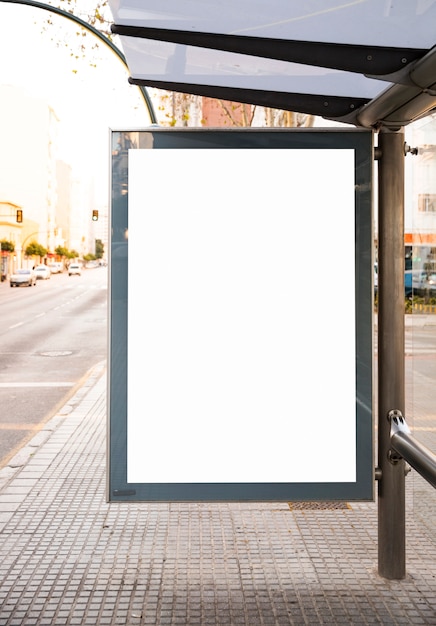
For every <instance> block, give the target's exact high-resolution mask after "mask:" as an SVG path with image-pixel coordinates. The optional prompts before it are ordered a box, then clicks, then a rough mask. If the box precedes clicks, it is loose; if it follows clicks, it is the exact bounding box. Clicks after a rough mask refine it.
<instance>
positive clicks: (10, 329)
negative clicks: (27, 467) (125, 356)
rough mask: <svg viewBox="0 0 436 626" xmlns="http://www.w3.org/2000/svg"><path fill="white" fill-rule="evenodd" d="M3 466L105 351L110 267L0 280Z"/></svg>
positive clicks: (0, 462)
mask: <svg viewBox="0 0 436 626" xmlns="http://www.w3.org/2000/svg"><path fill="white" fill-rule="evenodd" d="M0 306H1V318H0V319H1V323H0V403H1V405H0V406H1V411H0V431H1V436H0V467H3V466H4V465H5V464H6V463H7V462H8V460H9V459H10V458H12V456H14V455H15V454H16V452H17V451H18V450H19V449H20V448H21V447H22V446H23V445H24V444H25V443H26V442H27V441H28V440H29V439H31V438H32V437H33V436H34V434H35V432H37V431H38V430H40V429H41V427H42V426H43V425H44V423H45V422H46V421H47V420H48V419H50V418H51V417H52V416H53V415H54V414H55V413H56V410H58V409H59V407H60V406H63V405H64V404H65V403H66V402H67V400H68V398H69V397H70V396H71V395H72V394H73V393H74V391H75V389H76V388H77V386H78V385H80V383H81V381H83V379H84V377H85V376H86V375H87V372H89V370H90V369H91V368H92V367H94V366H95V365H96V364H97V363H100V362H101V361H104V360H105V359H106V358H107V269H106V268H95V269H89V270H85V271H84V272H83V273H82V276H71V277H69V276H68V274H67V273H63V274H55V275H52V277H51V278H50V279H49V280H38V281H37V284H36V286H35V287H20V288H13V289H11V288H10V287H9V283H8V282H4V283H1V284H0Z"/></svg>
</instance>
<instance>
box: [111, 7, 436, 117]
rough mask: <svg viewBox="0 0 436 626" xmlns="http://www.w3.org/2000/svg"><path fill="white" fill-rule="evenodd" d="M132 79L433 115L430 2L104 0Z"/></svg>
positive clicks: (299, 103)
mask: <svg viewBox="0 0 436 626" xmlns="http://www.w3.org/2000/svg"><path fill="white" fill-rule="evenodd" d="M109 5H110V8H111V11H112V14H113V18H114V24H113V26H112V30H113V32H114V33H117V34H118V35H120V37H121V43H122V47H123V51H124V54H125V56H126V59H127V62H128V66H129V70H130V74H131V76H130V79H129V81H130V82H131V83H133V84H137V85H144V86H148V87H156V88H161V89H165V90H170V91H178V92H181V93H189V94H196V95H203V96H208V97H212V98H221V99H225V100H232V101H235V102H244V103H249V104H257V105H262V106H267V107H272V108H278V109H285V110H290V111H296V112H302V113H307V114H313V115H318V116H321V117H323V118H326V119H330V120H336V121H339V122H345V123H349V124H352V125H355V126H362V127H368V128H378V127H380V126H387V127H390V128H400V127H402V126H404V125H407V124H408V123H410V122H412V121H413V120H414V119H417V118H419V117H422V116H425V115H427V114H428V113H430V112H432V111H433V110H436V2H435V0H391V1H390V2H385V1H383V2H382V1H380V0H354V1H353V0H351V1H348V2H347V1H340V2H338V1H334V0H311V1H309V0H308V1H306V2H301V1H298V2H297V1H296V0H109Z"/></svg>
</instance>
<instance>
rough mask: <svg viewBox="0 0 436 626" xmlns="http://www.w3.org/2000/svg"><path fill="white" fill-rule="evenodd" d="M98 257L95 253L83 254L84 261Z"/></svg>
mask: <svg viewBox="0 0 436 626" xmlns="http://www.w3.org/2000/svg"><path fill="white" fill-rule="evenodd" d="M95 259H96V257H95V255H94V254H84V255H83V260H84V261H95Z"/></svg>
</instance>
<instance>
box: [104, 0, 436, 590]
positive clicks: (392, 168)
mask: <svg viewBox="0 0 436 626" xmlns="http://www.w3.org/2000/svg"><path fill="white" fill-rule="evenodd" d="M109 5H110V7H111V10H112V13H113V18H114V25H113V32H114V33H116V34H118V35H120V36H121V41H122V45H123V50H124V51H125V54H126V59H127V63H128V66H129V71H130V75H131V77H130V79H129V80H130V82H131V83H133V84H136V85H141V86H145V87H156V88H160V89H165V90H171V91H176V92H181V93H187V94H194V95H195V94H197V95H201V96H208V97H212V98H219V99H224V100H230V101H234V102H240V103H248V104H254V105H261V106H265V107H272V108H277V109H285V110H289V111H294V112H301V113H305V114H312V115H317V116H321V117H322V118H325V119H328V120H333V121H336V122H340V123H344V124H347V125H349V126H350V127H351V128H354V129H356V130H360V131H367V132H369V133H370V134H371V135H372V136H373V137H374V138H375V139H377V141H376V142H375V141H374V143H376V144H377V145H376V146H375V147H374V151H373V154H372V155H371V156H372V158H373V159H374V160H377V165H378V185H377V186H378V346H377V372H378V373H377V376H378V381H377V383H378V384H377V394H378V401H377V411H378V415H377V420H376V421H377V440H378V461H377V463H376V467H375V469H374V476H373V479H374V480H376V481H377V485H378V527H379V572H380V574H381V575H382V576H384V577H386V578H390V579H398V578H403V577H404V576H405V474H406V461H407V463H409V464H410V465H412V467H414V468H415V469H416V470H417V471H419V472H420V473H421V474H422V475H423V476H424V477H425V478H426V479H427V480H428V481H429V482H430V483H431V484H433V486H435V485H436V476H435V475H436V458H435V455H434V454H433V453H432V452H431V451H430V450H428V449H426V448H424V447H423V446H422V445H420V444H419V443H418V442H417V441H416V440H415V439H414V437H413V436H412V435H411V433H410V430H409V428H408V426H407V423H406V420H405V417H404V413H405V363H404V332H405V331H404V159H405V157H406V155H407V154H408V153H409V152H413V149H411V148H409V147H408V146H407V145H406V143H405V137H404V128H405V127H406V126H407V125H408V124H410V123H411V122H413V121H415V120H417V119H419V118H422V117H425V116H427V115H429V114H430V113H432V112H434V111H435V110H436V48H435V44H436V41H435V32H434V24H435V23H436V5H435V4H434V3H419V2H416V3H411V2H410V1H409V0H397V1H395V2H391V3H389V5H386V3H380V2H378V1H377V0H367V1H365V2H358V3H348V4H338V3H335V2H331V1H329V2H324V1H322V2H321V0H315V1H314V2H311V3H309V4H305V5H304V6H302V5H301V3H297V2H289V1H287V0H274V1H273V2H265V1H264V0H255V1H254V2H253V1H252V0H250V2H248V1H247V0H240V1H236V2H235V1H234V0H231V1H230V0H220V1H219V2H218V1H216V0H203V1H202V2H190V1H186V2H180V1H176V0H166V1H165V2H162V1H161V0H159V1H158V0H117V1H115V0H113V1H111V0H110V2H109ZM156 136H158V135H157V133H156ZM119 165H120V167H121V166H122V165H121V164H119ZM124 191H126V190H124ZM143 192H144V193H145V190H143ZM323 410H325V411H326V412H328V410H329V407H323ZM325 453H326V455H328V447H326V452H325Z"/></svg>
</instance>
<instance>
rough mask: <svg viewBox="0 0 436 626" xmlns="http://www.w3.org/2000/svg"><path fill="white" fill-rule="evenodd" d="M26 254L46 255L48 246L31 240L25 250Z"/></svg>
mask: <svg viewBox="0 0 436 626" xmlns="http://www.w3.org/2000/svg"><path fill="white" fill-rule="evenodd" d="M24 254H25V255H26V256H39V257H44V256H45V255H46V254H47V248H44V246H42V245H41V244H40V243H38V242H36V241H31V242H30V243H29V245H28V246H27V248H26V249H25V251H24Z"/></svg>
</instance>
